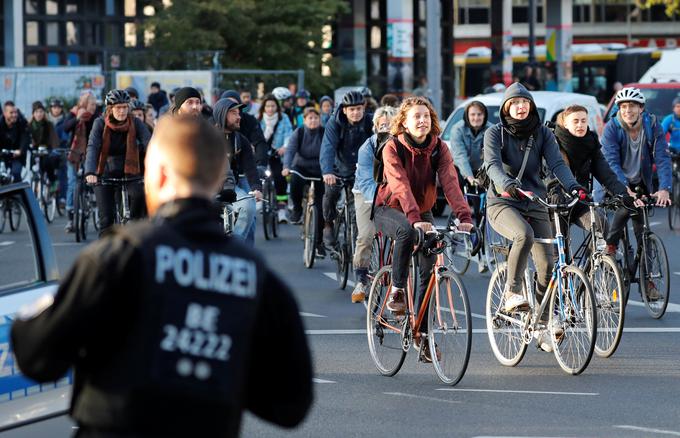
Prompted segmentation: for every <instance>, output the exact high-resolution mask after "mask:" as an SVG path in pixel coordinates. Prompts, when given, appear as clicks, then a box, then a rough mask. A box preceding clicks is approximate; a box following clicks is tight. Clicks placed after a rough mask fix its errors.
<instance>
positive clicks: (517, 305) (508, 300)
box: [503, 292, 529, 313]
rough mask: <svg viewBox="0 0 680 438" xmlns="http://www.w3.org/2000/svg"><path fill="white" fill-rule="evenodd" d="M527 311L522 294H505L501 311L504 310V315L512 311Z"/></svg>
mask: <svg viewBox="0 0 680 438" xmlns="http://www.w3.org/2000/svg"><path fill="white" fill-rule="evenodd" d="M528 309H529V302H528V301H527V299H526V298H524V296H523V295H522V294H516V293H513V292H505V303H504V304H503V310H505V313H512V312H514V311H519V310H528Z"/></svg>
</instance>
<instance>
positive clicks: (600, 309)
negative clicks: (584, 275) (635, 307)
mask: <svg viewBox="0 0 680 438" xmlns="http://www.w3.org/2000/svg"><path fill="white" fill-rule="evenodd" d="M589 271H590V272H589V279H590V284H591V285H592V287H593V293H594V294H595V305H596V308H597V342H596V343H595V354H597V355H598V356H600V357H610V356H611V355H612V354H614V352H615V351H616V348H617V347H618V346H619V342H620V341H621V335H622V334H623V322H624V316H625V304H624V299H625V296H624V294H625V292H624V290H623V287H624V286H623V279H622V278H621V272H620V271H619V267H618V265H617V264H616V262H615V261H614V259H612V258H611V257H610V256H606V255H601V256H599V257H598V259H597V262H596V263H595V266H593V267H591V269H590V270H589Z"/></svg>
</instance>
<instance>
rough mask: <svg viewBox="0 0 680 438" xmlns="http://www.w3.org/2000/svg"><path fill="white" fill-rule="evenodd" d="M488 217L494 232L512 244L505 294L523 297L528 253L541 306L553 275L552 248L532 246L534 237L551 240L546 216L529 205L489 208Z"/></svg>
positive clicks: (550, 230) (536, 207)
mask: <svg viewBox="0 0 680 438" xmlns="http://www.w3.org/2000/svg"><path fill="white" fill-rule="evenodd" d="M487 214H488V217H489V223H490V224H491V226H492V227H493V228H494V230H496V232H498V233H499V234H501V235H502V236H503V237H505V238H506V239H509V240H511V241H512V248H511V249H510V254H508V285H507V288H508V290H509V291H510V292H513V293H522V284H523V277H524V271H525V270H526V268H527V261H528V258H529V253H530V252H531V257H532V260H533V261H534V265H535V266H536V271H537V274H538V276H537V279H536V280H537V284H538V285H537V286H538V287H537V293H536V297H537V299H538V301H539V302H541V299H542V298H543V294H545V291H546V289H547V288H548V282H549V281H550V277H551V275H552V265H553V246H552V245H545V244H542V243H539V244H536V245H534V237H537V238H543V239H546V238H552V237H553V236H552V226H551V223H550V219H549V217H548V212H547V211H546V210H544V209H543V208H541V207H538V206H535V205H532V204H524V206H522V205H519V206H514V205H508V204H505V203H499V204H493V205H489V208H488V210H487Z"/></svg>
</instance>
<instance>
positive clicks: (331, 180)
mask: <svg viewBox="0 0 680 438" xmlns="http://www.w3.org/2000/svg"><path fill="white" fill-rule="evenodd" d="M323 182H324V183H325V184H326V185H329V186H334V185H335V184H336V183H337V178H336V177H335V175H333V174H332V173H327V174H326V175H324V176H323Z"/></svg>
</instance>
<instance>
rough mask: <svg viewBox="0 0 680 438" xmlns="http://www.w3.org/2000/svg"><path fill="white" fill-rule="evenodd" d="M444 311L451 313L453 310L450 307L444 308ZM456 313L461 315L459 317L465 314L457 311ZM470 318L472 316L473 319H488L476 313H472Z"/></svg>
mask: <svg viewBox="0 0 680 438" xmlns="http://www.w3.org/2000/svg"><path fill="white" fill-rule="evenodd" d="M442 309H443V310H446V311H448V312H450V311H451V309H449V308H448V307H442ZM456 313H457V314H459V315H463V314H464V312H463V311H462V310H456ZM470 316H472V317H473V318H479V319H486V316H484V315H480V314H479V313H474V312H470Z"/></svg>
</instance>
